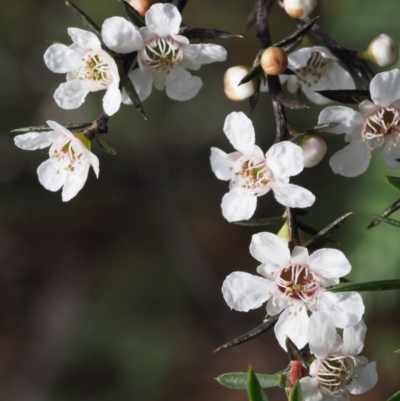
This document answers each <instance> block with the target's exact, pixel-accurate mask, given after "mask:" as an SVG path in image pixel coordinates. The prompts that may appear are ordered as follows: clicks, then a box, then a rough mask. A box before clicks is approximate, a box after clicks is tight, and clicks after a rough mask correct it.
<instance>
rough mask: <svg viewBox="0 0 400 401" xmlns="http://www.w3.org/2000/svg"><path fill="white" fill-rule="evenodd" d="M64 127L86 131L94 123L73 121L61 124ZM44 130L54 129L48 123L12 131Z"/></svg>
mask: <svg viewBox="0 0 400 401" xmlns="http://www.w3.org/2000/svg"><path fill="white" fill-rule="evenodd" d="M61 125H62V126H63V127H65V128H67V129H68V130H70V131H71V132H72V131H84V130H85V128H87V127H89V126H90V125H92V123H71V124H61ZM44 131H53V128H51V127H49V126H48V125H37V126H32V127H24V128H17V129H13V130H12V131H11V132H44Z"/></svg>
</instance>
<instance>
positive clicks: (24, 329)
mask: <svg viewBox="0 0 400 401" xmlns="http://www.w3.org/2000/svg"><path fill="white" fill-rule="evenodd" d="M76 4H77V5H78V6H79V7H80V8H82V9H83V10H84V11H85V12H87V13H88V14H89V15H90V16H91V17H92V19H94V20H95V21H96V22H98V23H99V24H101V23H102V21H103V20H104V19H105V18H107V17H110V16H113V15H123V10H122V7H121V6H120V4H119V3H118V2H117V1H116V0H101V1H100V0H95V1H94V0H77V1H76ZM252 6H253V2H252V1H243V0H218V1H215V0H201V1H200V0H190V1H189V3H188V6H187V8H186V10H185V12H184V21H185V23H186V24H188V25H190V26H200V27H209V28H218V29H222V30H226V31H231V32H235V33H237V34H242V35H244V39H241V40H240V39H229V40H225V41H218V42H217V43H220V44H222V45H224V46H226V48H227V49H228V55H229V56H228V60H227V61H226V62H224V63H216V64H212V65H207V66H204V67H203V68H202V69H201V70H200V71H199V72H196V73H195V74H196V75H199V76H201V78H202V79H203V82H204V87H203V88H202V90H201V91H200V93H199V95H198V96H197V97H196V98H195V99H193V100H191V101H188V102H182V103H180V102H175V101H172V100H170V99H168V98H167V97H166V95H165V93H164V92H158V91H156V90H154V91H153V93H152V95H151V97H150V98H149V99H148V100H146V101H145V102H144V107H145V110H146V113H147V117H148V121H144V120H143V119H142V117H141V116H140V115H139V113H138V112H137V111H136V110H135V109H134V108H133V107H127V106H124V107H122V109H121V110H120V112H119V113H118V114H117V115H115V116H114V117H113V118H112V119H111V120H110V124H109V134H108V135H107V136H106V137H105V138H104V139H105V140H106V141H107V142H108V143H109V144H110V145H111V146H113V147H114V148H116V149H117V150H118V152H119V154H120V156H119V157H113V156H110V155H108V154H105V153H104V152H102V150H101V149H100V148H99V147H98V146H97V144H93V151H94V152H95V153H96V154H97V155H98V156H99V158H100V166H101V167H100V178H99V179H98V180H96V179H95V177H94V174H93V173H92V172H91V173H90V176H89V179H88V182H87V183H86V185H85V187H84V189H83V190H82V191H81V192H80V193H79V195H78V196H77V197H76V198H75V199H73V200H72V201H70V202H68V203H66V204H64V203H63V202H62V201H61V196H60V193H51V192H48V191H46V190H44V189H43V188H42V187H41V186H40V184H39V183H38V180H37V176H36V168H37V166H38V165H39V164H40V163H41V162H42V161H43V160H44V159H45V158H46V157H47V156H46V151H37V152H24V151H22V150H20V149H17V148H16V147H15V146H14V145H13V139H12V138H13V134H11V133H10V130H11V129H13V128H18V127H24V126H30V125H41V124H43V123H44V122H45V121H46V120H48V119H51V120H55V121H57V122H60V123H67V122H85V121H92V120H93V119H95V118H96V117H97V116H98V114H99V113H100V111H101V97H102V95H103V94H102V93H94V94H90V95H89V96H88V98H87V101H86V102H85V104H84V105H83V106H82V107H81V108H80V109H78V110H75V111H65V110H61V109H60V108H58V107H57V106H56V104H55V102H54V100H53V98H52V95H53V92H54V90H55V89H56V87H57V86H58V85H59V84H60V83H61V82H62V81H63V80H64V77H63V76H62V75H59V74H53V73H52V72H50V71H49V70H47V69H46V67H45V65H44V63H43V53H44V51H45V50H46V48H47V47H48V46H49V45H50V44H51V43H52V42H53V41H57V42H64V43H70V40H69V38H68V35H67V31H66V29H67V27H71V26H76V27H82V26H81V25H80V23H79V21H78V20H76V19H75V18H74V17H73V16H72V15H71V14H70V12H69V11H68V10H67V9H66V7H65V6H64V5H63V2H62V1H54V0H22V1H19V2H3V3H2V12H1V13H0V29H1V30H2V33H1V37H2V40H1V44H0V99H1V110H2V118H1V128H0V129H1V136H0V152H1V157H0V186H1V198H0V394H1V396H0V398H1V399H2V400H4V401H17V400H18V401H110V400H113V401H127V400H139V399H140V400H154V401H167V400H176V401H179V400H182V401H183V400H185V401H187V400H191V401H195V400H219V401H225V400H226V401H228V400H229V401H236V400H237V401H240V400H246V399H247V398H246V394H245V393H244V392H241V391H234V390H229V389H226V388H223V387H222V386H220V385H219V384H218V383H217V382H216V381H215V380H214V378H215V377H216V376H218V375H219V374H221V373H224V372H228V371H245V370H247V367H248V366H249V365H252V366H253V367H254V369H255V370H256V371H259V372H266V373H273V372H275V371H278V370H280V369H282V368H284V367H285V366H286V364H287V359H286V355H285V353H284V352H283V351H282V350H281V349H280V348H279V346H278V345H277V342H276V340H275V338H274V335H273V333H272V332H268V333H266V334H264V335H262V336H261V337H258V338H257V339H255V340H253V341H251V342H249V343H247V344H244V345H242V346H240V347H236V348H233V349H231V350H228V351H224V352H220V353H217V354H213V353H212V350H213V349H215V348H216V347H217V346H219V345H221V344H222V343H224V342H226V341H228V340H230V339H232V338H234V337H236V336H238V335H240V334H242V333H244V332H246V331H248V330H250V329H251V328H253V327H255V326H256V325H258V324H259V323H260V322H261V320H262V318H263V316H264V311H263V310H257V311H253V312H251V313H247V314H245V313H238V312H235V311H230V310H229V308H228V307H227V306H226V305H225V303H224V301H223V299H222V296H221V293H220V287H221V284H222V281H223V280H224V278H225V276H226V275H227V274H229V273H230V272H232V271H236V270H241V271H248V272H255V268H256V266H257V262H256V261H255V260H254V259H253V258H252V257H251V256H250V254H249V252H248V246H249V243H250V240H251V236H252V234H254V233H256V232H259V231H260V229H253V228H246V227H239V226H236V225H232V224H229V223H227V222H226V221H225V220H224V219H223V217H222V215H221V212H220V200H221V197H222V196H223V194H224V193H225V192H226V191H227V183H224V182H221V181H218V180H217V179H216V178H215V177H214V175H213V173H212V172H211V169H210V166H209V152H210V147H211V146H217V147H220V148H222V149H224V150H226V151H228V152H229V151H231V147H230V145H229V143H228V141H227V139H226V137H225V136H224V134H223V131H222V127H223V123H224V119H225V117H226V115H227V114H228V113H230V112H232V111H239V110H241V111H244V112H245V113H246V114H249V106H248V104H247V102H242V103H233V102H231V101H229V100H227V99H226V98H225V96H224V94H223V91H222V77H223V74H224V71H225V70H226V69H227V68H228V67H230V66H233V65H237V64H247V65H250V64H251V62H252V60H253V58H254V55H255V53H256V51H257V46H258V43H257V40H256V38H255V30H254V27H253V28H250V29H246V28H245V19H246V16H247V15H248V14H249V13H250V11H251V9H252ZM398 11H399V4H398V0H385V2H381V3H379V2H376V1H373V0H351V1H349V0H335V1H329V0H320V1H319V5H318V9H317V10H316V12H315V14H319V15H321V18H320V20H319V24H320V25H321V26H322V27H323V28H324V29H325V30H326V31H327V32H328V33H329V34H331V36H332V37H333V38H335V39H336V40H338V41H339V42H340V43H342V44H343V45H344V46H346V47H348V48H352V49H358V50H362V49H365V48H366V46H367V44H368V43H369V41H370V40H371V39H372V38H374V37H375V36H377V35H378V34H380V33H387V34H389V35H391V36H393V37H394V38H395V39H396V40H397V41H400V30H399V25H398V18H397V15H398ZM271 24H272V34H273V38H274V40H275V41H278V40H280V39H282V38H283V37H284V36H285V35H286V34H288V33H290V32H292V31H293V30H294V29H295V23H294V22H293V21H292V20H290V19H289V18H287V17H286V16H285V14H284V13H283V11H282V10H281V9H280V8H279V7H277V6H275V7H274V10H273V17H272V20H271ZM375 71H378V70H375ZM319 111H320V108H318V107H316V106H313V105H312V106H311V107H310V109H309V110H307V111H293V112H288V115H289V118H290V119H291V121H292V122H293V123H294V124H296V125H298V126H300V127H302V126H303V127H304V126H309V125H312V124H313V123H315V122H316V119H317V116H318V113H319ZM251 118H252V120H253V122H254V125H255V128H256V133H257V143H258V144H259V145H260V146H261V147H262V148H264V149H267V148H268V146H270V145H271V144H272V142H273V140H274V120H273V115H272V110H271V105H270V99H269V95H268V94H263V95H262V96H261V98H260V101H259V104H258V106H257V108H256V110H255V111H254V113H253V115H252V116H251ZM324 138H325V139H326V141H327V143H328V147H329V150H328V155H327V157H326V159H325V160H324V161H323V162H322V163H321V164H320V165H319V166H318V167H316V168H313V169H309V170H307V171H305V172H304V173H303V174H302V175H301V176H300V177H297V178H296V179H295V182H296V183H299V184H301V185H304V186H306V187H307V188H308V189H310V190H312V192H314V193H315V194H316V196H317V201H316V203H315V205H314V207H313V208H312V209H311V213H310V215H308V216H306V217H304V221H305V222H306V223H308V224H309V225H312V226H314V227H315V228H316V229H321V228H323V227H324V226H325V225H327V224H328V223H330V222H331V221H333V220H334V219H336V218H337V217H339V216H341V215H343V214H344V213H346V212H349V211H353V212H354V214H353V216H352V217H351V218H350V219H349V220H348V221H347V223H346V224H345V225H344V226H343V228H342V229H341V230H340V231H339V232H338V235H337V240H338V241H339V242H340V249H341V250H342V251H343V252H345V253H346V255H347V256H348V258H349V260H350V261H351V263H352V266H353V271H352V273H351V275H350V278H351V279H353V280H356V281H368V280H373V279H389V278H396V277H397V278H398V277H399V267H400V248H399V245H398V244H399V241H400V231H399V230H398V229H396V228H394V227H391V226H387V225H383V224H381V225H379V226H377V227H376V228H374V229H373V230H371V231H367V230H366V227H367V225H368V223H369V222H370V221H371V219H372V217H371V215H373V214H378V213H380V212H381V211H382V210H383V209H384V208H386V207H387V206H388V205H389V204H390V203H392V202H394V201H395V200H396V199H397V198H398V197H399V194H398V193H396V192H395V190H394V189H392V188H391V187H389V186H388V185H387V184H386V183H385V181H384V178H383V177H384V176H385V175H388V174H392V175H393V174H396V172H393V171H391V170H390V169H389V168H388V167H386V166H385V163H384V161H383V160H382V159H379V158H376V159H373V161H372V163H371V166H370V168H369V169H368V172H367V173H366V174H364V175H363V176H361V177H358V178H357V179H347V178H344V177H339V176H336V175H334V174H333V173H332V172H331V171H330V169H329V166H328V159H329V156H330V155H332V154H333V153H334V152H335V151H336V150H337V149H339V148H341V147H343V145H344V141H343V138H342V137H341V136H334V135H329V134H325V135H324ZM280 213H281V209H280V207H278V206H277V204H276V203H275V202H274V201H273V197H272V196H271V195H268V196H265V197H263V198H260V201H259V208H258V210H257V214H256V216H258V217H271V216H276V215H279V214H280ZM278 229H279V227H273V228H272V230H275V232H276V231H277V230H278ZM363 297H364V300H365V303H366V305H367V311H366V315H365V319H366V321H367V325H368V328H369V331H368V334H367V340H366V346H365V350H364V354H365V355H366V356H368V357H369V358H370V359H371V360H377V362H378V371H379V377H380V381H379V383H378V385H377V386H376V388H375V389H373V390H372V391H370V392H369V393H367V394H365V395H363V396H359V398H361V397H362V399H363V400H365V401H367V400H386V399H387V398H388V397H389V395H391V394H392V393H394V392H395V391H397V390H399V388H400V380H399V372H400V356H399V355H393V354H392V353H391V351H393V350H395V349H398V348H400V336H399V332H400V320H399V293H396V292H386V293H373V294H363ZM268 394H269V395H270V399H271V400H272V401H279V400H284V399H285V397H284V395H283V392H282V391H281V390H280V391H274V390H271V391H268ZM355 398H357V397H355Z"/></svg>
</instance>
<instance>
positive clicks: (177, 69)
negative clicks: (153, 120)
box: [105, 3, 226, 104]
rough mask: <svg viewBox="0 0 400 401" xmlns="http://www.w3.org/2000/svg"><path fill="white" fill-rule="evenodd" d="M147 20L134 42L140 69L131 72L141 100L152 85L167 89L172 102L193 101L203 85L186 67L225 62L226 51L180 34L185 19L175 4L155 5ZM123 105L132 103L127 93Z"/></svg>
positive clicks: (132, 26)
mask: <svg viewBox="0 0 400 401" xmlns="http://www.w3.org/2000/svg"><path fill="white" fill-rule="evenodd" d="M145 20H146V27H143V28H140V30H139V32H140V34H141V37H140V38H135V40H134V41H132V42H131V45H132V49H133V50H135V51H137V52H138V63H139V67H140V68H137V69H135V70H133V71H132V72H130V73H129V77H130V78H131V80H132V82H133V84H134V86H135V88H136V90H137V92H138V95H139V97H140V99H141V100H145V99H146V98H147V97H148V96H149V95H150V93H151V88H152V85H154V86H155V88H156V89H159V90H163V89H164V88H165V90H166V93H167V96H168V97H169V98H171V99H174V100H190V99H192V98H193V97H195V96H196V95H197V93H198V92H199V90H200V88H201V87H202V85H203V83H202V81H201V79H200V78H199V77H193V76H192V75H191V74H190V73H189V72H187V71H186V68H189V69H192V70H198V69H199V68H200V67H201V65H202V64H209V63H213V62H215V61H224V60H226V50H225V49H224V48H223V47H222V46H219V45H214V44H196V45H191V44H189V40H188V39H187V38H186V37H184V36H182V35H179V29H180V25H181V22H182V17H181V14H180V13H179V11H178V9H177V8H176V7H175V6H174V5H172V4H160V3H158V4H154V5H153V6H151V7H150V9H149V10H148V11H147V13H146V15H145ZM126 25H127V26H128V25H129V26H130V29H131V30H132V31H136V28H135V27H134V25H132V24H131V23H130V22H128V21H126ZM105 43H106V44H107V42H105ZM107 46H108V47H110V49H112V50H114V49H113V48H112V47H111V46H109V45H108V44H107ZM123 102H124V103H126V104H131V101H130V99H129V98H128V96H127V94H126V93H125V92H123Z"/></svg>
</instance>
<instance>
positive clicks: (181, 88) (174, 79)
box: [146, 14, 203, 101]
mask: <svg viewBox="0 0 400 401" xmlns="http://www.w3.org/2000/svg"><path fill="white" fill-rule="evenodd" d="M146 15H147V14H146ZM165 83H166V88H165V92H166V93H167V96H168V97H169V98H170V99H173V100H179V101H185V100H190V99H193V98H194V97H195V96H196V95H197V94H198V93H199V90H200V89H201V87H202V86H203V82H202V81H201V79H200V78H199V77H194V76H192V75H191V74H190V73H189V72H187V71H186V70H185V69H183V68H180V67H175V68H174V69H173V70H172V71H171V72H170V73H169V74H168V75H167V78H166V82H165Z"/></svg>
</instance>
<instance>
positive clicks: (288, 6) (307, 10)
mask: <svg viewBox="0 0 400 401" xmlns="http://www.w3.org/2000/svg"><path fill="white" fill-rule="evenodd" d="M316 5H317V0H283V7H284V8H285V11H286V13H287V14H288V15H289V16H290V17H292V18H306V17H308V15H309V14H311V12H312V11H313V10H314V8H315V6H316Z"/></svg>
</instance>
